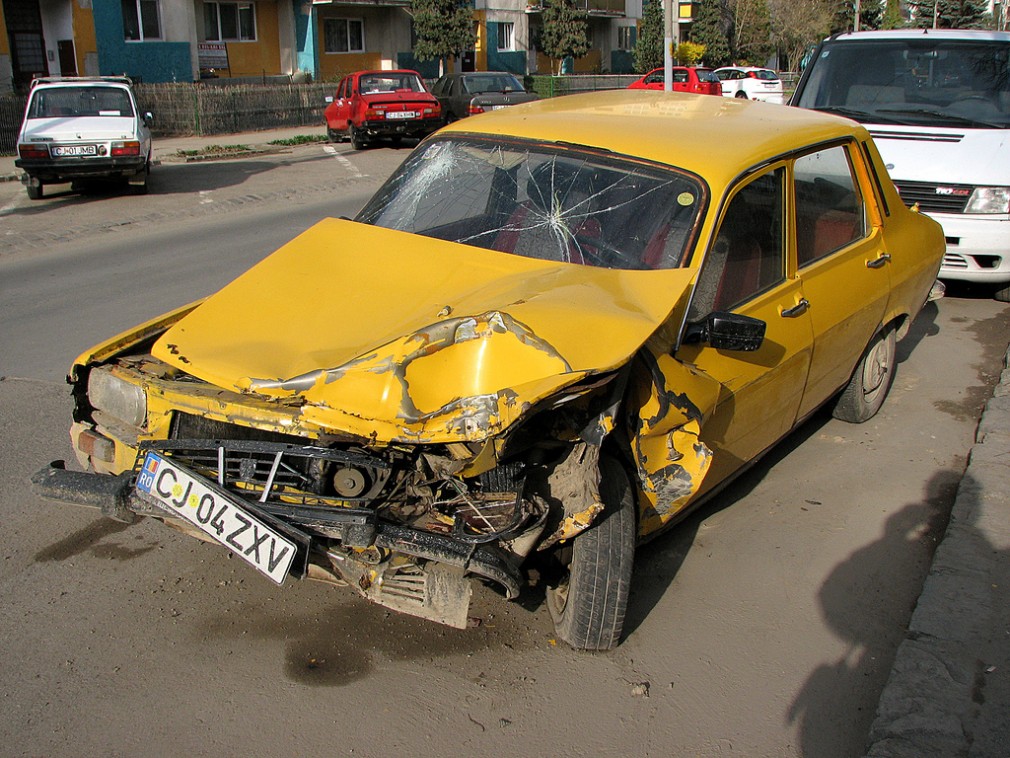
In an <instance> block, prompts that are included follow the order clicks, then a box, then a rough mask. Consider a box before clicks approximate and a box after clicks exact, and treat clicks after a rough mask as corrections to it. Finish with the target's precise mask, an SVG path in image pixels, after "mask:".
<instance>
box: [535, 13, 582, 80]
mask: <svg viewBox="0 0 1010 758" xmlns="http://www.w3.org/2000/svg"><path fill="white" fill-rule="evenodd" d="M542 19H543V28H542V29H541V32H540V49H541V50H542V51H543V52H544V54H545V55H547V57H549V58H552V59H554V60H556V61H557V62H558V73H561V64H562V62H563V61H564V59H565V58H581V57H582V56H583V55H585V54H586V53H588V52H589V21H588V20H587V16H586V14H585V13H584V12H582V11H579V10H578V9H577V8H576V7H575V3H574V2H573V0H544V12H543V16H542Z"/></svg>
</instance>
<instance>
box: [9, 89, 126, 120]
mask: <svg viewBox="0 0 1010 758" xmlns="http://www.w3.org/2000/svg"><path fill="white" fill-rule="evenodd" d="M133 115H134V114H133V103H131V102H130V96H129V95H128V94H127V92H126V90H124V89H120V88H119V87H52V88H43V89H36V90H35V91H34V92H33V93H32V102H31V105H29V106H28V118H58V117H61V116H63V117H70V118H73V117H75V116H109V117H123V116H126V117H132V116H133Z"/></svg>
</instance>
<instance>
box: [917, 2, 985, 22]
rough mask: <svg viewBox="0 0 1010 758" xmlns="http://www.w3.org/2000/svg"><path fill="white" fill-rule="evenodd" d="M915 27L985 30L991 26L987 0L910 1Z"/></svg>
mask: <svg viewBox="0 0 1010 758" xmlns="http://www.w3.org/2000/svg"><path fill="white" fill-rule="evenodd" d="M908 5H909V7H910V8H911V9H912V18H913V25H914V26H917V27H919V28H920V29H929V28H931V27H932V26H933V22H934V14H935V21H936V27H937V28H938V29H984V28H986V27H987V26H988V25H989V21H990V18H989V14H988V13H987V10H988V6H987V4H986V3H985V0H909V3H908Z"/></svg>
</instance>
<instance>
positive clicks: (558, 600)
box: [547, 456, 635, 650]
mask: <svg viewBox="0 0 1010 758" xmlns="http://www.w3.org/2000/svg"><path fill="white" fill-rule="evenodd" d="M600 497H601V498H602V500H603V503H604V506H605V508H604V511H603V513H601V514H600V515H599V516H598V517H597V520H596V522H595V523H594V524H593V525H592V526H590V527H589V528H588V529H587V530H586V531H584V532H582V534H580V535H578V536H577V537H576V538H575V539H574V540H573V544H572V546H571V550H570V551H569V552H570V561H569V564H568V570H567V572H566V574H565V576H564V577H563V578H562V580H561V581H560V582H559V583H558V586H557V587H550V588H548V590H547V607H548V609H549V610H550V613H551V617H552V618H553V619H554V630H555V632H556V633H557V635H558V637H559V638H560V639H561V640H563V641H564V642H567V643H568V644H569V645H571V646H572V647H573V648H575V649H576V650H609V649H610V648H612V647H614V646H615V645H617V643H618V642H620V639H621V631H622V629H623V628H624V614H625V611H626V610H627V607H628V591H629V587H630V585H631V569H632V565H633V563H634V559H635V498H634V496H633V494H632V491H631V483H630V482H629V480H628V475H627V473H626V472H625V470H624V467H623V466H621V464H620V463H619V462H618V461H616V460H615V459H613V458H610V457H607V456H604V457H603V458H602V459H601V460H600Z"/></svg>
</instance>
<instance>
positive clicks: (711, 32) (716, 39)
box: [691, 0, 731, 66]
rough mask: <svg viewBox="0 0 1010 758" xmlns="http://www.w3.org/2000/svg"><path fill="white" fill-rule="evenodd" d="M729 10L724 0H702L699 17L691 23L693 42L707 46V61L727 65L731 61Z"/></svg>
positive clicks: (713, 64) (709, 63)
mask: <svg viewBox="0 0 1010 758" xmlns="http://www.w3.org/2000/svg"><path fill="white" fill-rule="evenodd" d="M728 16H729V14H728V10H727V8H726V6H725V5H724V4H723V0H702V2H700V3H699V7H698V17H697V18H696V19H695V20H694V23H693V24H691V42H697V43H698V44H699V45H704V46H705V63H707V64H708V65H709V66H725V65H726V64H727V63H730V62H731V55H730V50H729V36H728V34H727V30H728V28H729V23H727V22H728V20H729V19H728Z"/></svg>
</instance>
